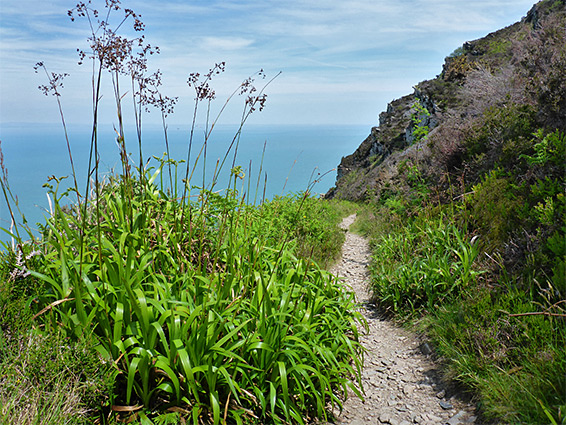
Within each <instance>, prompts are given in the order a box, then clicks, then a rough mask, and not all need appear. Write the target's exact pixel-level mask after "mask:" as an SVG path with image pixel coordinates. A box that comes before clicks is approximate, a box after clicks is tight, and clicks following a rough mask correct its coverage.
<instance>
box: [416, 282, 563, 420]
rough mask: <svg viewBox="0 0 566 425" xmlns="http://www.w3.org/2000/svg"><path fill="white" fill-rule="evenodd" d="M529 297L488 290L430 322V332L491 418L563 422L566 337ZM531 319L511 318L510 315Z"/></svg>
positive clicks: (438, 312) (450, 306)
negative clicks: (479, 398)
mask: <svg viewBox="0 0 566 425" xmlns="http://www.w3.org/2000/svg"><path fill="white" fill-rule="evenodd" d="M536 311H537V307H536V306H535V305H533V304H532V303H531V302H530V301H529V296H528V294H525V293H522V292H519V291H517V290H516V289H512V288H510V290H508V291H505V292H502V293H499V294H497V296H496V294H495V293H493V292H492V291H490V290H488V289H486V288H484V289H482V290H480V291H474V292H469V293H468V296H467V297H466V298H465V299H464V301H463V302H458V303H453V304H447V305H445V306H443V307H441V308H440V309H438V310H436V311H435V312H433V314H432V315H431V316H429V318H428V320H427V321H428V331H429V333H430V334H431V335H432V336H433V338H434V340H435V342H436V343H437V348H438V350H439V352H440V354H442V355H443V356H445V357H447V358H450V359H453V360H452V375H453V377H454V378H455V379H457V380H459V381H461V382H463V383H465V384H466V385H468V386H469V387H471V388H474V389H475V390H476V391H477V393H478V394H479V395H480V397H481V399H482V400H483V403H482V405H483V410H484V412H485V414H486V415H487V416H489V417H491V418H500V419H501V420H504V421H505V422H509V423H517V422H519V423H548V420H549V417H550V418H553V420H555V421H556V423H563V421H564V419H565V418H564V412H565V410H564V407H565V406H564V396H565V392H564V391H565V390H564V389H565V388H566V381H565V376H566V355H565V353H564V346H565V345H566V332H565V330H564V329H565V328H564V320H563V319H562V318H559V317H552V316H543V315H534V316H533V315H528V314H533V313H535V314H536ZM511 313H513V314H527V315H525V316H516V317H511V316H510V314H511Z"/></svg>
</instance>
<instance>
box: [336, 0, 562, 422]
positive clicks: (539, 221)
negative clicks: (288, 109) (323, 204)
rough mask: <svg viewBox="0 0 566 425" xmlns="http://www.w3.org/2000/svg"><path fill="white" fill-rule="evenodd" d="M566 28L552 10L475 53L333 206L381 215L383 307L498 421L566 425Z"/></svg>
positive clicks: (404, 103)
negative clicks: (418, 332)
mask: <svg viewBox="0 0 566 425" xmlns="http://www.w3.org/2000/svg"><path fill="white" fill-rule="evenodd" d="M565 28H566V5H565V3H564V1H555V0H548V1H542V2H540V3H538V4H537V5H535V6H534V7H533V9H532V10H531V11H530V12H529V13H528V15H527V17H526V18H524V19H523V20H522V21H521V22H519V23H516V24H514V25H511V26H509V27H507V28H504V29H502V30H500V31H498V32H495V33H493V34H490V35H488V36H487V37H485V38H482V39H480V40H476V41H472V42H468V43H465V44H464V45H463V46H462V47H461V48H459V49H457V50H456V51H455V52H454V53H453V54H452V55H450V56H449V57H448V58H446V63H445V65H444V68H443V71H442V73H441V74H440V75H439V76H438V77H437V78H435V79H434V80H431V81H425V82H422V83H420V84H418V85H417V86H416V87H415V92H414V93H413V94H412V95H410V96H406V97H404V98H402V99H399V100H398V101H394V102H392V103H391V104H390V106H389V108H388V111H386V112H385V113H383V114H382V115H381V116H380V126H379V127H378V128H375V129H373V130H372V134H371V135H370V137H368V139H367V140H366V141H365V142H364V144H362V146H360V148H359V149H358V151H357V152H356V153H354V154H353V155H351V156H350V157H346V158H344V159H343V161H342V164H341V169H342V171H341V173H340V178H339V179H338V181H337V186H336V188H334V189H333V190H331V192H330V193H329V195H330V196H331V197H332V196H334V197H337V198H343V199H351V200H357V201H362V202H363V203H364V204H365V205H366V210H365V211H366V217H365V221H364V223H363V224H361V225H360V226H361V227H362V229H363V230H364V231H366V232H367V233H369V234H371V235H372V237H373V245H374V252H375V254H374V262H373V266H372V268H373V283H372V285H373V293H374V297H375V300H376V302H377V303H378V305H380V306H381V307H382V308H383V310H384V311H386V312H388V313H390V314H396V315H401V317H408V318H411V319H413V320H416V321H417V322H418V323H420V325H421V326H422V328H423V329H424V330H426V332H427V333H428V334H429V335H430V336H432V338H433V340H434V341H435V343H436V348H437V351H438V353H439V354H440V355H441V356H443V357H444V358H445V359H446V360H447V362H448V364H450V366H451V376H452V377H454V378H456V379H457V380H458V381H460V382H462V383H463V384H465V385H466V387H467V388H469V389H471V390H472V393H473V394H474V395H475V396H476V397H477V400H478V403H479V406H480V408H481V410H482V411H483V413H484V414H485V415H486V417H489V418H493V419H495V420H496V421H497V422H508V423H564V422H565V421H566V351H565V349H564V347H566V326H565V325H566V322H565V320H566V197H565V191H566V181H565V175H566V78H565V70H566V33H565ZM407 111H410V112H409V113H407Z"/></svg>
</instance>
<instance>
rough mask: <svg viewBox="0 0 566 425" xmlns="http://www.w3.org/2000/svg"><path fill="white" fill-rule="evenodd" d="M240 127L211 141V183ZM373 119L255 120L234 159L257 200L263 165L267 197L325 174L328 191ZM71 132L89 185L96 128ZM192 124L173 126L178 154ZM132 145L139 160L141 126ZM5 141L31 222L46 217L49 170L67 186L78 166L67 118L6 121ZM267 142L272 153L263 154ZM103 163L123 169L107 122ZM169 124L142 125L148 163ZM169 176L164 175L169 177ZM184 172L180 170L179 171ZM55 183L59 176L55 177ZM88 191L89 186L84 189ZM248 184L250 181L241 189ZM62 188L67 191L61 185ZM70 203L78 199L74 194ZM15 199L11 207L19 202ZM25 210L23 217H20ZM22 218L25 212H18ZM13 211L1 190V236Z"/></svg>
mask: <svg viewBox="0 0 566 425" xmlns="http://www.w3.org/2000/svg"><path fill="white" fill-rule="evenodd" d="M236 130H237V126H227V125H223V126H219V127H216V128H215V129H214V130H213V132H212V136H211V138H210V139H209V141H208V143H207V152H206V154H207V159H206V171H205V176H206V178H205V185H208V184H210V179H211V175H212V173H213V171H214V167H215V166H216V163H217V160H218V159H221V158H223V157H224V155H225V153H226V151H227V149H228V146H229V145H230V142H232V140H233V138H234V135H235V133H236ZM369 131H370V126H369V125H368V126H361V125H331V126H329V125H326V126H319V125H313V126H291V125H288V126H268V125H250V126H245V127H244V128H243V131H242V134H241V137H240V142H239V146H238V152H237V157H236V161H235V165H237V166H238V165H239V166H241V167H242V169H243V171H244V172H245V173H246V179H249V178H250V170H251V181H250V197H249V199H250V201H251V202H253V200H254V198H256V185H257V181H258V174H259V171H260V167H261V170H262V172H261V177H260V182H261V183H260V189H259V191H258V192H259V193H258V194H257V200H258V201H260V200H261V199H262V197H263V192H264V183H265V175H266V174H267V183H266V184H265V196H266V198H267V199H272V198H273V197H274V196H276V195H285V194H289V193H296V192H299V191H303V190H305V189H306V188H307V187H308V185H309V183H310V182H312V181H313V180H317V179H320V181H319V182H318V183H316V184H315V185H314V186H313V188H312V193H314V194H322V193H325V192H326V191H327V190H328V189H330V188H331V187H332V186H334V183H335V180H336V171H332V170H333V169H335V168H336V167H337V165H338V164H339V163H340V160H341V158H342V157H343V156H346V155H349V154H351V153H352V152H354V150H355V149H356V148H357V147H358V146H359V145H360V143H361V142H362V141H363V140H364V139H365V138H366V137H367V134H368V133H369ZM68 134H69V139H70V144H71V151H72V155H73V161H74V164H75V170H76V174H77V180H78V182H79V187H81V188H84V187H85V184H86V177H87V169H88V158H89V149H90V130H89V129H88V127H70V128H69V133H68ZM189 134H190V129H189V128H186V127H178V126H170V127H169V129H168V140H169V148H170V155H171V158H172V159H175V160H182V159H183V160H184V159H186V158H187V151H188V143H189ZM203 135H204V129H203V128H202V127H199V128H196V129H195V133H194V138H193V147H192V151H191V152H192V153H191V157H192V158H191V163H192V162H193V161H194V159H195V158H196V155H197V154H198V152H199V150H200V148H201V146H202V141H203V139H204V136H203ZM125 139H126V145H127V151H128V153H129V154H130V158H131V161H132V165H133V166H137V165H138V164H139V149H138V141H137V137H136V133H135V131H133V130H132V129H129V130H128V129H127V130H126V138H125ZM0 143H1V145H0V146H1V149H2V154H3V160H4V168H5V169H6V170H7V172H8V182H9V186H10V188H11V191H12V193H13V195H14V196H15V197H16V198H17V205H18V207H19V210H20V211H21V213H22V214H23V216H24V217H25V220H26V221H27V223H28V224H29V225H30V226H31V227H32V228H36V226H35V224H36V223H38V222H40V223H43V222H44V221H45V217H46V216H47V215H48V214H49V202H48V199H47V189H46V188H44V187H43V185H44V183H46V182H47V179H48V178H49V177H50V176H55V177H57V178H60V177H64V176H68V178H67V179H64V180H62V182H61V189H65V188H68V187H70V186H71V185H72V179H71V178H70V175H71V166H70V162H69V156H68V151H67V144H66V142H65V137H64V133H63V129H62V127H61V126H60V125H29V124H26V125H21V124H20V125H15V124H14V125H5V124H3V125H1V126H0ZM264 144H265V155H264V157H263V163H262V153H263V149H264ZM99 150H100V170H101V173H102V174H108V173H110V172H112V171H113V170H115V171H116V172H120V171H121V163H120V159H119V150H118V147H117V144H116V133H115V132H114V130H113V128H112V126H107V127H105V126H101V128H100V130H99ZM165 150H166V148H165V141H164V135H163V129H162V128H160V127H150V128H145V129H144V130H143V135H142V152H143V158H144V163H145V162H146V160H148V159H149V160H150V161H149V163H148V164H149V166H156V165H158V162H157V161H156V160H155V159H153V157H154V156H157V157H162V156H163V154H164V153H165ZM232 153H233V151H232V152H231V154H230V155H229V157H228V159H227V161H226V165H225V166H224V173H223V174H222V177H221V184H220V185H219V186H217V187H216V189H219V188H223V187H225V184H224V186H223V185H222V182H225V181H226V179H227V176H228V175H229V172H230V168H231V166H232V161H233V155H232ZM184 167H185V164H182V165H181V166H180V167H179V176H181V174H182V175H183V176H184V173H185V168H184ZM191 168H192V165H191ZM202 174H203V172H202V161H201V162H200V163H199V165H197V167H195V175H194V176H193V178H192V180H191V185H195V186H202ZM164 177H165V176H164ZM179 178H180V177H179ZM51 183H52V184H53V183H55V182H54V181H52V182H51ZM81 190H82V189H81ZM247 190H248V184H247V180H245V181H244V185H243V187H241V191H243V192H246V191H247ZM61 192H63V191H62V190H61ZM68 202H69V203H71V202H72V199H71V198H69V199H68ZM14 206H15V205H14V203H12V207H14ZM18 217H19V218H18ZM18 217H16V218H17V220H19V222H21V220H22V217H21V216H20V215H18ZM10 223H11V220H10V214H9V211H8V208H7V206H6V202H5V200H4V196H3V194H2V193H0V241H3V242H6V241H8V240H9V239H10V238H9V236H8V235H7V234H6V232H4V231H2V230H1V228H4V229H9V228H10Z"/></svg>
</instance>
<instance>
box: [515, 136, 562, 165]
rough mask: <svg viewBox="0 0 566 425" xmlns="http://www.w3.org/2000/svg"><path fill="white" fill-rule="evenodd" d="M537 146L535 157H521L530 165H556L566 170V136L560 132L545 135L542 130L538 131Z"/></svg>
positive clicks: (535, 146)
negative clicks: (565, 159)
mask: <svg viewBox="0 0 566 425" xmlns="http://www.w3.org/2000/svg"><path fill="white" fill-rule="evenodd" d="M533 136H534V140H535V144H534V146H533V149H534V151H535V154H534V155H533V156H529V155H521V157H522V158H525V159H526V160H527V162H528V163H529V164H530V165H541V166H544V165H547V164H549V165H554V166H557V167H560V168H562V170H563V171H564V170H565V168H566V165H565V161H564V158H566V135H565V134H564V133H561V132H559V131H555V132H552V133H549V134H546V135H545V132H544V131H543V130H542V129H539V130H537V131H536V132H535V133H534V134H533Z"/></svg>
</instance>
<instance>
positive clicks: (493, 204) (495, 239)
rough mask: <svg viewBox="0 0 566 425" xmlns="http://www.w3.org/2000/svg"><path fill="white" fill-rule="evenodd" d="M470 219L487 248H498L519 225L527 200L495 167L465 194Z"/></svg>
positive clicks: (468, 218)
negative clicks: (470, 191)
mask: <svg viewBox="0 0 566 425" xmlns="http://www.w3.org/2000/svg"><path fill="white" fill-rule="evenodd" d="M466 207H467V217H466V219H467V221H468V223H469V224H470V225H471V226H472V227H473V228H475V229H478V230H479V232H480V235H481V239H482V245H483V246H484V248H485V249H490V250H493V249H496V248H498V247H500V246H501V245H502V244H503V243H504V242H505V241H507V240H508V238H509V235H510V233H511V231H513V230H514V229H516V228H517V225H518V223H519V222H520V221H519V218H520V216H521V215H522V213H521V210H523V209H524V207H525V203H524V200H523V199H522V196H521V193H520V192H519V191H518V190H517V188H515V187H514V186H513V184H512V183H511V182H510V180H509V178H508V177H506V176H505V173H504V172H502V171H501V170H500V169H497V170H493V171H491V172H490V173H489V174H487V175H486V176H485V177H483V178H482V181H481V183H480V184H478V185H475V186H474V187H473V188H472V193H471V194H470V195H469V196H467V197H466Z"/></svg>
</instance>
